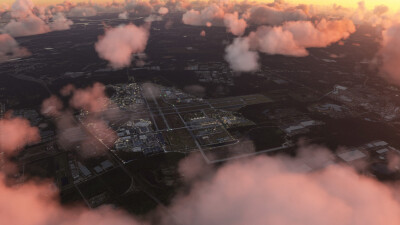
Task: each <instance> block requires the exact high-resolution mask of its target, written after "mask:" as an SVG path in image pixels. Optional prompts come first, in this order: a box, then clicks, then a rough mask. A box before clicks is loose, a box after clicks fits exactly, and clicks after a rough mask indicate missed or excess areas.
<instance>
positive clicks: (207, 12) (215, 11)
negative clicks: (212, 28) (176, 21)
mask: <svg viewBox="0 0 400 225" xmlns="http://www.w3.org/2000/svg"><path fill="white" fill-rule="evenodd" d="M224 14H225V12H224V10H223V9H222V8H220V7H219V6H218V5H217V4H215V3H213V4H210V5H209V6H207V7H206V8H204V9H203V10H201V11H196V10H194V9H191V10H189V11H187V12H186V13H185V14H183V17H182V22H183V23H184V24H187V25H193V26H205V25H206V24H207V23H210V22H212V21H213V20H215V19H221V20H222V19H223V17H224Z"/></svg>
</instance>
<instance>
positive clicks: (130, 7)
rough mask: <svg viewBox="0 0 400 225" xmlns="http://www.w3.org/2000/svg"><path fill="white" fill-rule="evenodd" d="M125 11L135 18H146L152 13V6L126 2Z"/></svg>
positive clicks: (146, 3) (133, 0) (143, 3)
mask: <svg viewBox="0 0 400 225" xmlns="http://www.w3.org/2000/svg"><path fill="white" fill-rule="evenodd" d="M125 9H126V10H127V11H128V12H132V13H134V14H135V15H137V16H148V15H150V14H151V13H152V12H153V6H152V5H151V4H150V3H149V2H146V1H135V0H129V1H126V6H125Z"/></svg>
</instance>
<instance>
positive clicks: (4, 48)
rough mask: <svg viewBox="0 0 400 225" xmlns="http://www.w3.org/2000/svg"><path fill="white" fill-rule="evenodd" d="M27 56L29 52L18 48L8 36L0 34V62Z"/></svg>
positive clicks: (15, 42) (16, 43)
mask: <svg viewBox="0 0 400 225" xmlns="http://www.w3.org/2000/svg"><path fill="white" fill-rule="evenodd" d="M29 55H30V53H29V51H28V50H27V49H25V48H22V47H20V46H19V44H18V42H17V41H16V40H15V39H14V38H13V37H11V36H10V35H9V34H0V62H3V61H6V60H8V59H12V58H18V57H25V56H29Z"/></svg>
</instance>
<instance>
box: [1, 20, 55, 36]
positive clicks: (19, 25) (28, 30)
mask: <svg viewBox="0 0 400 225" xmlns="http://www.w3.org/2000/svg"><path fill="white" fill-rule="evenodd" d="M4 30H5V31H6V32H7V33H9V34H10V35H11V36H13V37H21V36H30V35H36V34H44V33H47V32H50V27H49V26H48V25H47V24H46V23H45V22H44V21H43V20H42V19H40V18H39V17H37V16H35V15H33V14H32V15H29V16H28V17H25V18H22V19H18V20H11V21H10V22H9V23H8V24H7V25H6V26H5V27H4Z"/></svg>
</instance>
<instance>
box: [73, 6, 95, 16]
mask: <svg viewBox="0 0 400 225" xmlns="http://www.w3.org/2000/svg"><path fill="white" fill-rule="evenodd" d="M96 15H97V11H96V9H94V8H93V7H89V6H77V7H74V8H72V9H71V10H70V11H69V12H68V16H69V17H91V16H96Z"/></svg>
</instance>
